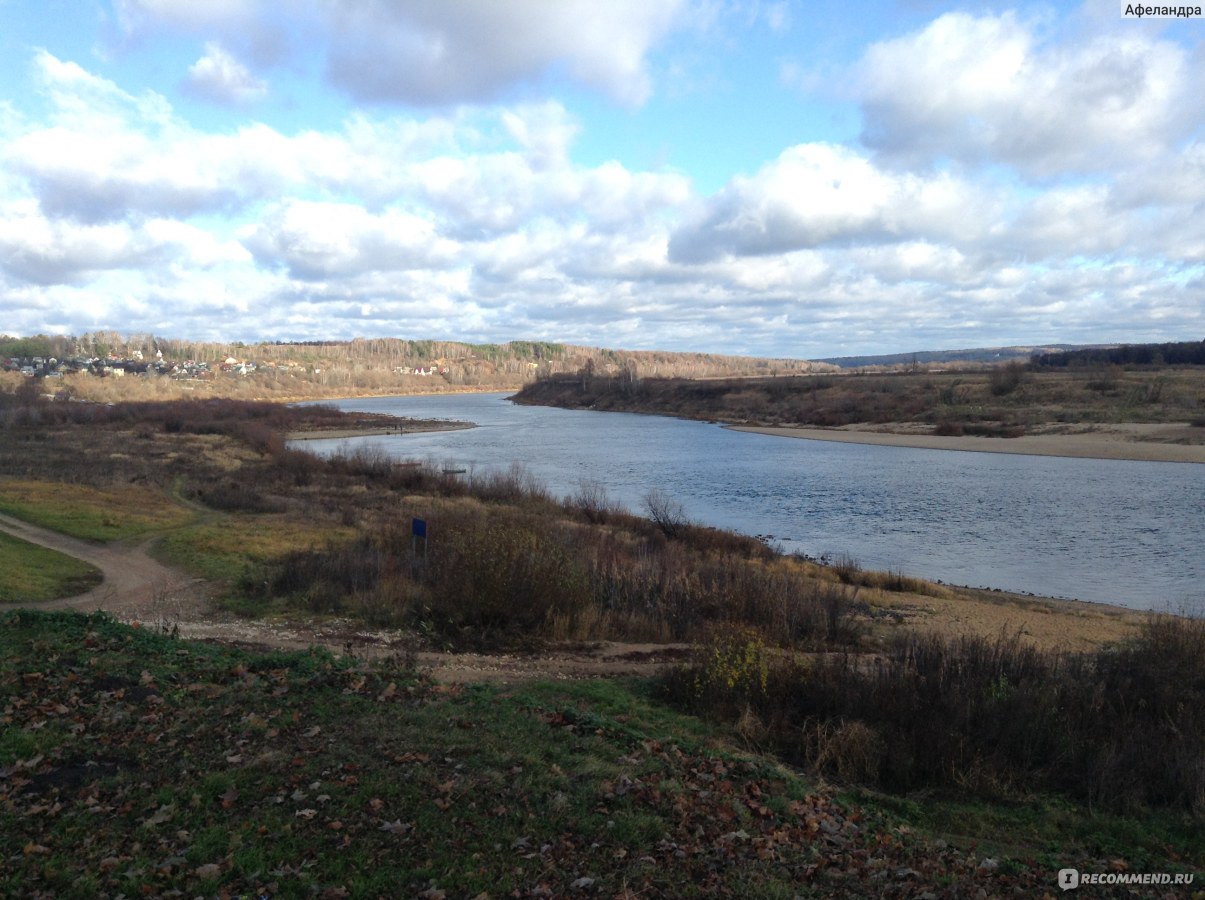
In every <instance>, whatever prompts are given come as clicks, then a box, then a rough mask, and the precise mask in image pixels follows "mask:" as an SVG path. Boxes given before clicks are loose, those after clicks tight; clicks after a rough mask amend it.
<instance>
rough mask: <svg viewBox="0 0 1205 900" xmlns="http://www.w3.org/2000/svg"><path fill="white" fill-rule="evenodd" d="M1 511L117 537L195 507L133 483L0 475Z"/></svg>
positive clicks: (170, 522) (175, 521)
mask: <svg viewBox="0 0 1205 900" xmlns="http://www.w3.org/2000/svg"><path fill="white" fill-rule="evenodd" d="M0 512H3V513H7V514H8V515H10V516H15V517H17V518H18V519H24V520H25V521H27V522H32V523H33V524H35V525H41V526H42V527H43V528H50V529H52V530H54V531H61V532H62V533H63V534H69V535H71V536H72V537H77V538H81V539H83V540H88V541H116V540H122V539H124V538H132V537H138V536H140V535H143V534H146V533H148V532H150V531H157V530H161V529H164V528H171V527H174V526H177V525H182V524H184V523H185V522H188V521H189V520H191V519H192V518H193V517H194V516H195V513H194V512H192V511H190V510H188V509H184V508H183V507H181V506H179V505H177V504H176V503H175V501H173V500H171V499H169V498H168V497H167V496H165V494H164V493H162V492H160V491H157V490H154V489H152V488H146V487H140V486H138V485H124V486H108V487H103V488H102V487H92V486H89V485H82V484H73V485H70V486H69V487H68V486H65V485H63V484H60V483H58V482H53V481H25V480H22V481H0Z"/></svg>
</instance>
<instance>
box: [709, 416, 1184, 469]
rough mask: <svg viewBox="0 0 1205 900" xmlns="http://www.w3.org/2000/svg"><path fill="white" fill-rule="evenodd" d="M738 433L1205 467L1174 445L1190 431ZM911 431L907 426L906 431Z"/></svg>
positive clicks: (751, 428)
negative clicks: (961, 434) (1014, 434)
mask: <svg viewBox="0 0 1205 900" xmlns="http://www.w3.org/2000/svg"><path fill="white" fill-rule="evenodd" d="M725 427H727V428H731V429H732V430H734V431H746V432H751V433H753V434H768V435H774V436H777V437H792V438H802V439H804V440H809V441H839V442H842V443H847V444H876V445H880V446H884V447H915V448H918V449H923V450H965V451H973V452H980V453H1020V454H1024V455H1029V456H1070V457H1075V458H1079V459H1129V460H1141V461H1146V462H1186V463H1205V444H1181V443H1168V441H1174V440H1176V439H1177V438H1190V437H1197V439H1199V433H1200V432H1201V430H1202V429H1200V428H1192V427H1190V426H1188V425H1138V424H1134V425H1130V424H1127V425H1109V426H1100V427H1099V428H1098V429H1097V430H1092V431H1086V430H1081V431H1074V432H1054V431H1051V432H1047V433H1038V434H1027V435H1024V436H1022V437H1017V438H993V437H971V436H964V437H949V436H945V435H936V434H916V433H911V432H907V431H882V430H871V429H870V428H866V427H861V428H858V427H853V426H846V427H844V428H791V427H778V426H773V427H769V426H761V425H728V426H725ZM904 427H907V426H904Z"/></svg>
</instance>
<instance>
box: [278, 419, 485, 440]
mask: <svg viewBox="0 0 1205 900" xmlns="http://www.w3.org/2000/svg"><path fill="white" fill-rule="evenodd" d="M476 427H477V426H476V425H475V424H474V423H472V422H424V421H418V420H415V421H413V422H410V421H405V420H403V421H401V422H399V423H398V424H397V425H388V426H382V427H379V428H324V429H316V430H313V431H290V432H289V433H288V434H286V435H285V440H287V441H319V440H333V441H337V440H344V439H346V438H361V437H381V436H384V435H390V434H427V433H429V432H432V431H460V430H461V429H463V428H476Z"/></svg>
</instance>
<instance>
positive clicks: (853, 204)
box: [0, 0, 1205, 357]
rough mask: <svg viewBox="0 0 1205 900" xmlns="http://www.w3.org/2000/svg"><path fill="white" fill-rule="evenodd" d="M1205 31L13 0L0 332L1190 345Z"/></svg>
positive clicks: (6, 81)
mask: <svg viewBox="0 0 1205 900" xmlns="http://www.w3.org/2000/svg"><path fill="white" fill-rule="evenodd" d="M1203 34H1205V20H1202V19H1195V20H1174V19H1171V20H1168V19H1163V20H1153V19H1145V20H1142V21H1139V20H1136V19H1132V18H1123V17H1122V16H1121V14H1120V10H1119V7H1118V4H1116V3H1111V2H1110V3H1095V2H1092V3H1087V4H1083V5H1079V4H1031V5H1008V4H992V3H972V4H953V3H941V2H927V0H900V2H887V0H883V2H877V3H864V4H858V5H851V4H844V3H836V2H816V3H807V2H802V0H797V2H792V0H785V2H766V0H606V2H602V0H555V2H554V0H447V2H441V3H430V2H427V0H341V2H335V0H207V2H205V3H197V2H195V0H112V2H109V0H104V2H100V0H39V2H33V0H0V85H2V87H0V331H5V332H8V333H19V334H31V333H36V332H66V333H75V334H79V333H82V332H85V331H92V330H98V329H106V330H110V329H111V330H117V331H120V332H123V333H135V332H136V333H147V332H149V333H153V334H158V335H162V336H164V337H180V338H195V339H216V340H247V341H250V340H259V339H265V340H308V339H317V338H351V337H355V336H364V337H375V336H395V337H412V338H440V339H449V340H473V341H505V340H510V339H518V338H525V339H544V340H559V341H566V342H571V343H584V344H593V345H602V346H611V347H626V348H633V349H654V348H661V349H674V350H705V351H712V352H722V353H747V354H754V355H766V356H791V357H820V356H835V355H843V354H854V353H858V354H861V353H874V352H884V353H886V352H902V351H909V350H922V349H939V348H957V347H970V346H986V345H998V344H1018V343H1019V344H1039V343H1051V342H1069V343H1091V342H1112V341H1149V340H1177V339H1183V340H1187V339H1193V340H1197V339H1200V338H1201V337H1202V336H1203V335H1205V214H1203V213H1205V143H1203V141H1202V138H1203V129H1202V126H1203V124H1205V47H1203V45H1202V36H1203Z"/></svg>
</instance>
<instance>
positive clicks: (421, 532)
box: [410, 519, 427, 538]
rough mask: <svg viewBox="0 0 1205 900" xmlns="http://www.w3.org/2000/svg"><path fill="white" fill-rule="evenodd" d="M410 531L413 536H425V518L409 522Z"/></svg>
mask: <svg viewBox="0 0 1205 900" xmlns="http://www.w3.org/2000/svg"><path fill="white" fill-rule="evenodd" d="M410 533H411V534H412V535H414V536H415V537H420V538H425V537H426V536H427V520H426V519H413V520H411V522H410Z"/></svg>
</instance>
